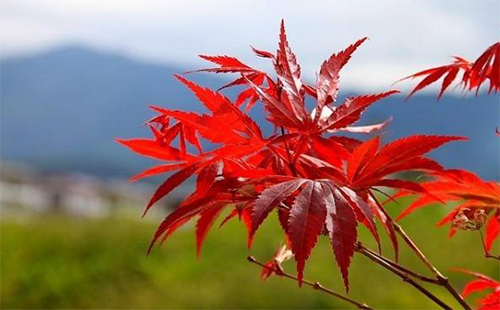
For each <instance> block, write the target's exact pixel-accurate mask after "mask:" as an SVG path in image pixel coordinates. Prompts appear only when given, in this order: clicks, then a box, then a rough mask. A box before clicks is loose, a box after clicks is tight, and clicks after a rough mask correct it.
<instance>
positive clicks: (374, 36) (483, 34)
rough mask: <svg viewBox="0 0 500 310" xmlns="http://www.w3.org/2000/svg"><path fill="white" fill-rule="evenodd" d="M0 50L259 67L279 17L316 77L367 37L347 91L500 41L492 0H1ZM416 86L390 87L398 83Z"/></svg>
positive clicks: (347, 77) (383, 83) (497, 7)
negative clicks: (233, 60)
mask: <svg viewBox="0 0 500 310" xmlns="http://www.w3.org/2000/svg"><path fill="white" fill-rule="evenodd" d="M0 3H1V4H0V39H1V44H2V45H1V46H2V49H1V55H2V57H8V56H15V55H22V54H30V53H35V52H39V51H42V50H47V49H51V48H55V47H60V46H64V45H68V44H73V45H74V44H77V45H84V46H87V47H91V48H94V49H97V50H104V51H111V52H116V53H120V54H124V55H128V56H130V57H133V58H136V59H140V60H143V61H147V62H154V63H165V64H168V63H176V64H178V65H180V66H183V67H187V68H199V67H203V66H204V65H205V64H204V63H203V62H201V61H200V60H198V59H197V57H196V55H198V54H228V55H233V56H238V57H239V58H240V59H242V60H244V61H246V62H248V63H250V64H253V65H255V66H258V67H264V68H265V67H266V63H265V61H262V60H259V59H255V58H254V57H253V55H252V53H251V52H250V50H249V45H250V44H252V45H254V46H255V47H258V48H261V49H267V50H275V49H276V46H277V37H278V29H279V21H280V19H281V18H285V20H286V24H287V30H288V36H289V41H290V44H291V46H292V48H293V49H294V50H295V52H296V54H297V57H298V59H299V61H300V62H301V64H302V67H303V69H302V71H303V75H304V76H305V77H306V78H307V79H310V80H313V79H314V76H315V73H316V72H317V71H318V68H319V65H320V64H321V62H322V61H323V60H324V59H325V58H327V57H328V56H329V55H330V54H331V53H332V52H336V51H339V50H341V49H343V48H345V47H346V46H347V45H349V44H350V43H353V42H354V41H355V40H357V39H359V38H361V37H364V36H368V37H369V38H370V41H368V42H367V43H365V44H364V46H363V47H362V48H361V49H360V50H359V51H358V52H357V53H356V55H355V57H354V59H353V60H352V61H351V63H350V64H349V67H347V68H346V70H345V71H344V72H343V75H342V83H343V85H344V86H346V87H349V88H351V89H360V90H361V89H362V90H365V91H366V90H369V91H373V90H375V91H380V90H381V89H386V88H388V87H390V86H391V84H392V83H393V82H394V81H395V80H397V79H399V78H401V77H403V76H405V75H408V74H410V73H413V72H415V71H418V70H421V69H424V68H428V67H430V66H435V65H439V64H442V63H446V62H448V61H449V60H450V56H451V55H455V54H457V55H461V56H464V57H465V58H468V59H474V58H475V57H477V56H478V55H479V54H480V53H481V52H482V51H483V50H484V49H485V48H486V47H487V46H489V45H490V44H492V43H493V42H495V41H498V40H499V35H500V32H499V30H500V27H499V26H500V24H499V21H500V18H499V17H500V2H499V1H496V0H466V1H460V0H440V1H437V0H436V1H423V0H378V1H373V0H371V1H364V0H348V1H347V0H346V1H340V0H333V1H260V0H255V1H237V0H233V1H229V0H226V1H221V0H210V1H203V0H199V1H188V0H182V1H155V0H150V1H145V0H144V1H122V0H121V1H118V0H110V1H102V0H86V1H73V0H2V1H1V2H0ZM412 85H414V83H402V84H398V88H400V89H405V88H407V87H409V86H412Z"/></svg>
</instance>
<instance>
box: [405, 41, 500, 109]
mask: <svg viewBox="0 0 500 310" xmlns="http://www.w3.org/2000/svg"><path fill="white" fill-rule="evenodd" d="M453 58H454V61H453V62H452V63H450V64H448V65H443V66H438V67H434V68H430V69H427V70H423V71H420V72H417V73H415V74H412V75H410V76H407V77H405V78H404V79H403V80H406V79H413V78H423V79H422V80H421V81H420V82H419V83H418V84H417V86H415V88H413V90H412V91H411V93H410V94H409V95H408V98H409V97H411V96H412V95H413V94H415V93H416V92H418V91H420V90H422V89H424V88H425V87H427V86H429V85H430V84H433V83H435V82H436V81H438V80H439V79H440V78H443V80H442V82H441V89H440V91H439V94H438V99H439V98H441V96H442V95H443V94H444V92H445V91H446V90H447V89H448V87H449V86H450V85H451V84H452V83H453V81H455V80H456V79H457V78H458V77H459V74H460V73H461V74H462V78H461V79H460V84H461V86H462V87H463V88H464V89H465V90H468V91H473V90H474V89H475V90H476V94H477V93H478V92H479V88H480V87H481V85H482V84H483V83H485V82H486V81H489V84H490V86H489V89H488V93H491V92H492V91H493V92H499V91H500V42H496V43H494V44H492V45H491V46H490V47H488V48H487V49H486V50H485V51H484V52H483V53H482V54H481V55H480V56H479V57H478V58H477V59H476V60H475V61H474V62H470V61H468V60H466V59H465V58H462V57H459V56H454V57H453Z"/></svg>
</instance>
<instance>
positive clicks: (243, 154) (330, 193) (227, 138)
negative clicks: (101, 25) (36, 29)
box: [119, 23, 463, 289]
mask: <svg viewBox="0 0 500 310" xmlns="http://www.w3.org/2000/svg"><path fill="white" fill-rule="evenodd" d="M364 41H365V38H364V39H361V40H358V41H357V42H356V43H354V44H353V45H351V46H349V47H348V48H346V49H345V50H343V51H341V52H339V53H336V54H333V55H332V56H331V57H330V58H329V59H328V60H326V61H325V62H324V63H323V65H322V66H321V68H320V71H319V75H318V77H317V81H316V85H315V86H311V85H307V84H305V83H304V82H303V81H302V79H301V70H300V66H299V64H298V62H297V57H296V56H295V54H294V53H293V51H292V49H291V47H290V45H289V43H288V39H287V36H286V32H285V27H284V24H283V23H282V24H281V29H280V35H279V43H278V49H277V52H276V53H275V54H273V53H270V52H266V51H262V50H257V49H253V50H254V52H255V53H256V54H257V55H258V56H259V57H263V58H265V59H267V60H270V61H272V64H273V68H274V71H275V74H274V75H271V74H270V73H266V72H263V71H261V70H257V69H254V68H251V67H250V66H248V65H246V64H244V63H242V62H241V61H239V60H238V59H236V58H234V57H229V56H202V58H203V59H205V60H207V61H209V62H211V63H214V64H216V65H217V66H216V67H215V68H207V69H202V70H201V71H208V72H215V73H235V74H238V75H239V76H238V77H237V78H236V79H235V80H233V81H232V82H231V83H229V84H227V85H225V86H223V87H222V88H227V87H233V86H238V85H239V86H243V89H242V90H241V92H240V93H239V95H238V96H237V98H236V100H235V101H232V100H231V99H230V98H228V97H226V96H224V95H223V94H221V93H220V92H219V91H212V90H210V89H207V88H204V87H201V86H199V85H197V84H195V83H193V82H191V81H189V80H187V79H185V78H183V77H180V76H177V79H178V80H179V81H180V82H181V83H183V84H184V85H185V86H186V87H187V88H188V89H190V90H191V91H192V92H193V93H194V95H195V96H196V97H197V98H198V100H199V101H200V102H201V103H202V104H203V105H204V107H205V108H206V109H207V110H208V113H194V112H189V111H179V110H171V109H167V108H161V107H152V109H153V110H154V111H155V112H157V113H158V115H157V116H155V117H154V118H152V119H151V120H150V121H149V122H148V124H149V125H150V127H151V130H152V132H153V135H154V138H153V139H132V140H119V142H120V143H122V144H123V145H125V146H126V147H128V148H130V149H131V150H132V151H134V152H137V153H139V154H140V155H143V156H149V157H153V158H155V159H157V160H160V161H166V163H162V164H161V165H159V166H156V167H153V168H150V169H148V170H146V171H144V172H142V173H140V174H138V175H136V176H135V177H134V178H133V179H134V180H136V179H140V178H143V177H149V176H153V175H158V174H161V173H166V172H174V173H173V174H172V175H170V176H169V177H168V178H167V179H166V181H165V182H164V183H163V184H161V185H160V186H159V188H158V189H157V190H156V192H155V193H154V194H153V197H152V198H151V200H150V202H149V203H148V204H147V206H146V211H147V210H149V209H150V208H151V207H153V205H154V204H155V203H156V202H158V201H159V200H160V199H162V198H164V197H165V196H166V195H168V194H169V193H170V192H172V191H173V190H174V189H175V188H176V187H177V186H179V185H180V184H182V183H183V182H185V181H186V180H187V179H189V178H190V177H193V176H194V177H196V178H197V182H196V188H195V190H194V191H193V193H192V194H191V195H189V197H187V198H186V199H185V200H184V201H183V202H182V203H181V204H180V205H179V206H178V207H177V208H176V209H175V210H174V211H173V212H172V213H170V214H169V215H168V216H167V217H166V218H165V219H164V221H163V222H162V223H161V224H160V226H159V227H158V229H157V231H156V233H155V234H154V236H153V239H152V241H151V244H150V248H149V250H151V248H152V247H153V245H155V244H156V243H157V242H158V241H160V240H161V241H165V240H166V239H167V238H168V237H170V236H171V235H172V233H174V232H175V231H176V230H177V229H178V228H179V227H181V226H182V225H184V224H185V223H187V222H188V221H190V220H191V219H193V218H197V219H198V222H197V225H196V240H197V250H198V255H199V253H200V251H201V247H202V244H203V241H204V240H205V238H206V236H207V234H208V231H209V229H210V228H211V227H213V226H214V223H215V221H216V220H217V218H218V217H219V216H220V215H221V214H224V212H225V209H228V208H229V209H232V211H231V212H230V213H229V215H228V216H226V218H225V219H224V220H223V222H222V224H224V223H225V222H227V221H228V220H230V219H232V218H239V219H240V220H242V221H243V222H244V223H245V226H246V227H247V229H248V232H249V238H248V244H249V246H250V245H251V243H252V240H253V236H254V235H255V233H256V232H257V230H258V228H259V227H260V224H261V223H262V222H263V221H264V220H265V219H266V218H267V216H268V215H269V214H270V213H271V212H277V213H278V216H279V219H280V224H281V227H282V229H283V232H284V234H285V236H286V238H287V240H289V245H290V249H291V251H292V253H293V257H294V258H295V261H296V263H297V271H298V279H299V284H300V283H301V282H302V278H303V272H304V267H305V264H306V261H307V259H308V258H309V256H310V255H311V252H312V250H313V249H314V247H315V245H316V242H317V240H318V238H319V237H320V236H322V235H326V236H327V237H328V238H329V241H330V244H331V247H332V251H333V255H334V256H335V259H336V261H337V264H338V266H339V268H340V271H341V273H342V277H343V280H344V283H345V286H346V289H348V281H349V279H348V270H349V266H350V262H351V257H352V256H353V254H354V250H355V243H356V241H357V236H358V234H357V229H358V226H359V224H361V225H363V226H365V227H366V228H367V229H368V230H369V231H370V232H371V234H372V235H373V237H374V238H375V240H376V241H377V242H379V235H378V232H377V226H376V224H375V221H376V219H378V220H380V221H381V223H382V225H383V227H384V229H385V230H386V231H387V232H388V233H389V236H390V238H391V240H392V242H393V245H394V248H395V251H396V255H397V247H398V245H397V239H396V236H395V233H394V228H393V226H392V223H391V221H390V220H389V219H388V217H387V214H386V213H385V210H383V207H382V205H381V204H380V203H379V202H378V201H377V199H376V197H375V195H374V190H375V188H376V187H380V186H384V187H392V188H396V189H404V190H406V191H412V192H417V193H423V192H425V188H424V187H422V186H421V185H419V184H417V183H415V182H410V181H404V180H401V179H398V178H396V177H394V176H393V174H394V173H397V172H403V171H409V170H418V171H422V172H425V173H429V172H432V173H437V172H440V171H442V170H443V169H442V167H441V166H440V165H439V164H438V163H436V162H435V161H432V160H430V159H428V158H427V157H425V156H426V154H427V153H428V152H429V151H431V150H433V149H435V148H437V147H440V146H441V145H443V144H445V143H447V142H451V141H456V140H462V139H463V138H460V137H442V136H429V135H420V136H414V137H408V138H403V139H400V140H397V141H393V142H391V143H389V144H387V145H382V143H381V141H380V138H379V137H375V138H374V139H371V140H368V141H366V142H363V141H361V140H359V139H354V138H350V137H345V136H342V135H339V134H340V133H342V132H343V131H347V132H358V133H368V132H373V131H376V130H379V129H381V128H383V127H384V126H387V125H388V123H389V121H386V122H384V123H381V124H375V125H369V126H355V123H356V122H357V121H358V120H360V118H361V116H362V114H363V112H364V111H365V110H366V109H367V108H368V107H369V106H370V105H372V104H374V103H375V102H378V101H379V100H381V99H383V98H385V97H387V96H390V95H392V94H394V93H396V92H397V91H394V90H391V91H387V92H383V93H380V94H373V95H361V96H356V97H351V98H347V99H346V100H345V101H344V102H342V103H340V104H338V103H337V94H338V88H339V79H340V78H339V74H340V71H341V69H343V68H344V66H345V65H346V64H347V62H348V61H349V59H350V58H351V56H352V54H353V53H354V51H355V50H356V49H357V48H358V47H359V46H360V45H361V44H362V43H363V42H364ZM306 96H310V97H311V98H309V99H313V100H316V105H315V107H314V109H311V110H309V109H308V107H307V106H306V104H305V101H306ZM245 101H247V102H248V103H247V110H248V109H249V108H251V106H252V105H254V104H256V103H257V102H261V103H262V104H263V106H264V109H265V111H266V113H267V120H268V121H270V122H271V123H272V124H273V125H274V126H275V127H276V128H279V129H280V133H279V134H274V135H271V136H269V137H264V136H263V134H262V132H261V130H260V127H259V126H258V124H256V123H255V122H254V120H253V119H252V118H250V116H249V115H248V114H247V113H246V112H244V111H242V110H241V105H242V104H243V103H244V102H245ZM331 133H335V135H331ZM204 141H205V142H207V143H211V144H212V146H213V147H212V148H211V150H209V151H208V150H205V149H203V147H202V145H204V144H203V143H202V142H204ZM195 150H196V151H197V152H196V154H195V152H194V151H195ZM222 224H221V226H222ZM379 244H380V243H379Z"/></svg>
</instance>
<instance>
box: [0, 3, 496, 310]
mask: <svg viewBox="0 0 500 310" xmlns="http://www.w3.org/2000/svg"><path fill="white" fill-rule="evenodd" d="M499 13H500V3H499V2H498V1H495V0H491V1H489V0H479V1H477V0H476V1H472V0H470V1H459V0H454V1H409V0H393V1H389V0H382V1H361V0H355V1H340V0H338V1H337V0H336V1H228V0H226V1H223V0H220V1H217V0H210V1H201V0H200V1H134V2H126V1H114V0H111V1H96V0H87V1H74V0H42V1H40V0H1V1H0V39H1V55H0V70H1V71H0V88H1V92H0V100H1V106H0V194H1V195H0V211H1V214H0V215H1V221H0V229H1V244H0V248H1V252H0V253H1V257H0V259H1V265H0V267H1V278H0V280H1V289H0V293H1V295H0V297H1V299H0V306H1V308H4V309H8V308H18V309H34V308H66V309H72V308H85V309H104V308H107V309H122V308H135V309H153V308H154V309H160V308H161V309H185V308H212V309H214V308H219V309H220V308H226V309H229V308H230V309H244V308H281V309H283V308H318V309H323V308H344V307H346V306H347V305H346V304H343V303H342V302H340V301H338V300H336V299H332V298H331V297H328V296H327V295H323V294H320V293H318V292H316V291H313V290H310V289H308V288H302V289H300V290H299V289H298V288H297V284H296V283H294V282H290V281H289V280H286V279H279V278H272V279H270V280H269V281H268V282H262V281H261V280H260V279H259V273H260V270H259V269H258V268H257V267H255V266H254V265H250V264H249V263H247V262H246V260H245V257H246V256H247V255H249V254H252V255H255V256H256V257H257V258H258V259H261V260H267V259H269V258H270V257H271V256H272V254H273V252H274V251H275V249H276V248H277V246H278V245H279V243H280V241H281V235H280V233H279V228H278V224H277V222H276V221H275V222H274V223H273V222H269V223H266V224H265V225H264V227H263V230H262V231H261V232H260V233H259V234H258V235H257V240H256V242H255V243H254V244H255V245H254V248H253V249H252V250H251V251H248V250H247V249H246V246H245V244H246V235H245V230H244V228H243V225H241V224H240V223H238V222H237V221H235V222H234V223H229V224H228V225H227V226H225V227H224V228H222V229H220V230H218V229H215V230H214V231H213V232H211V233H210V235H209V237H208V241H207V243H206V245H205V247H204V253H203V255H202V259H201V260H199V261H197V260H196V255H195V241H194V231H193V227H187V228H186V229H184V230H181V231H179V232H178V233H176V236H174V237H173V238H172V239H171V240H169V241H168V242H167V243H166V244H165V245H164V246H163V247H162V248H161V249H158V250H155V251H154V252H153V253H152V254H151V255H150V256H149V257H148V258H146V255H145V253H146V248H147V245H148V243H149V240H150V237H151V236H152V233H153V232H154V230H155V228H156V225H157V224H158V223H159V222H160V221H161V218H162V217H164V216H165V215H166V214H167V213H168V212H170V210H171V208H173V207H175V206H176V205H177V203H178V202H179V201H180V200H181V199H182V198H183V197H184V196H185V195H186V194H187V193H188V192H189V190H190V184H187V185H186V186H183V187H181V188H179V189H178V190H177V191H176V192H175V193H173V194H172V195H170V196H169V197H168V199H165V200H164V201H162V203H161V204H160V205H158V206H156V207H155V209H153V211H154V212H151V213H150V214H149V215H148V216H147V217H146V218H144V219H141V218H140V215H141V213H142V208H143V207H144V205H145V203H146V202H147V201H148V197H149V196H150V195H151V194H152V192H153V191H154V188H155V185H158V184H159V182H160V181H161V179H152V180H150V181H149V182H142V183H133V184H132V183H129V182H128V181H127V178H128V177H130V176H131V175H133V174H136V173H138V172H140V171H141V170H142V169H145V168H147V167H149V166H151V165H153V164H154V162H153V161H151V160H146V159H144V158H140V157H138V156H135V155H133V154H131V153H130V152H128V151H127V150H126V149H124V148H123V147H120V146H119V145H118V144H117V143H116V142H115V140H114V139H115V138H117V137H120V138H132V137H144V136H146V135H149V133H148V131H147V130H146V129H147V128H145V127H144V126H142V124H143V123H144V121H146V120H147V119H149V118H150V117H151V116H152V115H153V113H151V111H150V110H148V108H147V106H148V105H150V104H155V105H160V106H165V107H169V108H177V109H182V110H194V111H202V109H203V108H202V106H201V104H199V103H198V102H197V101H196V99H195V98H194V97H193V96H192V95H190V94H189V92H188V91H186V90H185V89H184V88H183V87H182V86H181V85H179V83H177V82H176V81H175V80H174V79H173V78H172V74H174V73H182V72H186V71H189V70H194V69H199V68H204V67H208V66H210V65H209V64H207V63H203V62H202V61H201V60H200V59H199V58H198V57H197V55H198V54H208V55H222V54H227V55H230V56H236V57H238V58H239V59H241V60H242V61H243V62H246V63H248V64H250V65H252V66H255V67H259V68H263V69H266V68H269V64H268V63H267V62H266V61H265V60H262V59H258V58H256V57H254V56H253V54H252V52H251V50H250V44H251V45H252V46H255V47H256V48H259V49H265V50H271V51H274V50H275V49H276V48H277V40H278V30H279V22H280V19H281V18H285V20H286V25H287V32H288V39H289V42H290V44H291V46H292V48H293V49H294V51H295V53H296V54H297V57H298V60H299V62H300V63H301V64H302V72H303V77H304V79H305V80H307V81H309V82H312V81H314V79H315V73H316V72H317V71H318V70H319V66H320V64H321V62H322V61H323V60H324V59H326V58H327V57H328V56H329V55H330V54H331V53H333V52H337V51H339V50H341V49H344V48H345V47H347V46H348V45H349V44H351V43H353V42H355V41H356V40H357V39H359V38H361V37H364V36H369V37H370V40H369V41H368V42H366V43H365V44H364V45H363V46H362V47H361V48H360V49H359V50H358V51H357V52H356V54H355V55H354V57H353V58H352V60H351V62H350V63H349V64H348V65H347V66H346V67H345V69H344V70H343V72H342V76H341V91H340V94H341V97H346V96H348V95H352V94H366V93H371V92H382V91H386V90H388V89H390V88H397V89H399V90H401V91H402V94H401V95H400V96H394V97H391V98H389V99H385V100H383V102H381V103H379V104H376V105H374V106H373V107H372V108H371V109H370V110H369V111H367V112H366V113H365V115H364V117H363V119H362V123H366V124H368V123H373V122H377V121H382V120H385V119H387V118H388V117H389V116H393V117H394V119H393V122H392V124H391V125H390V127H389V128H388V130H387V131H386V133H385V134H384V138H385V139H386V140H392V139H395V138H398V137H401V136H406V135H409V134H417V133H428V134H453V135H464V136H467V137H469V138H470V140H469V141H468V142H464V143H454V144H450V145H446V146H445V147H443V148H442V149H440V150H438V151H436V152H434V153H432V157H433V158H435V159H437V160H439V161H440V162H442V163H443V164H444V165H445V166H446V167H448V168H465V169H469V170H471V171H474V172H476V173H478V174H479V175H480V176H482V177H483V178H485V179H488V180H498V179H499V156H500V151H499V149H500V145H499V139H498V137H496V136H495V135H494V131H495V128H496V127H498V126H499V118H500V105H499V102H498V101H499V100H498V99H499V97H498V95H489V96H488V95H487V94H486V93H484V92H482V91H481V92H480V93H479V94H478V95H477V96H474V95H471V94H464V93H463V92H462V91H461V90H460V89H456V90H455V91H450V92H449V93H448V94H447V95H445V96H444V97H443V98H442V99H441V100H440V101H439V102H437V101H436V99H435V98H436V94H437V93H436V89H435V88H430V89H429V90H428V91H425V92H422V93H419V94H418V95H416V96H414V97H413V98H412V99H411V100H409V101H407V102H405V100H404V98H405V96H406V95H407V94H408V90H409V89H411V87H412V86H415V82H401V83H397V84H395V85H392V84H393V83H394V82H395V81H397V80H398V79H400V78H402V77H405V76H407V75H409V74H412V73H414V72H417V71H420V70H423V69H426V68H429V67H432V66H436V65H441V64H444V63H447V62H449V61H450V60H451V58H450V56H452V55H460V56H463V57H465V58H467V59H469V60H474V59H475V58H476V57H477V56H479V55H480V54H481V52H482V51H484V50H485V49H486V47H487V46H489V45H490V44H492V43H494V42H495V41H497V40H498V39H499V36H498V22H499V18H498V17H499ZM190 78H192V79H194V80H195V81H197V82H199V83H200V84H202V85H204V86H209V87H218V86H221V85H223V84H224V83H225V82H226V81H227V79H228V78H230V77H228V76H216V75H206V74H195V75H190ZM226 94H227V95H228V96H230V97H231V96H234V93H232V92H231V91H229V92H226ZM251 114H252V116H253V117H255V118H256V119H257V121H258V122H259V123H260V124H263V122H264V118H265V116H264V114H263V111H262V110H261V109H260V108H258V107H257V108H255V109H254V110H253V111H252V112H251ZM263 127H264V128H265V129H266V130H267V132H269V131H270V128H269V126H265V125H263ZM361 138H365V137H361ZM188 183H189V182H188ZM406 203H408V201H402V202H400V204H399V205H396V204H391V205H388V209H389V212H390V213H392V214H397V213H399V212H400V211H401V210H402V209H403V208H404V205H405V204H406ZM448 210H449V208H447V207H443V206H439V207H438V206H436V207H435V208H428V209H427V210H424V211H421V212H417V213H416V214H415V216H414V217H413V218H409V220H404V221H403V222H402V224H403V226H404V227H405V228H407V230H408V232H409V233H410V235H412V236H415V239H416V241H417V243H418V244H419V245H421V248H422V249H423V250H424V252H425V253H426V254H428V256H429V258H430V259H431V260H432V261H433V262H435V263H436V265H437V266H438V267H440V268H441V269H443V270H446V269H447V268H449V267H451V266H455V267H462V268H467V269H471V270H474V271H478V272H484V273H486V274H490V275H495V274H498V272H499V268H498V266H497V265H496V264H491V263H490V262H487V263H485V261H484V260H483V258H482V249H481V246H480V243H479V235H478V234H477V233H467V232H460V233H459V234H458V235H457V236H456V237H454V238H453V239H451V240H448V239H447V237H446V235H447V229H446V228H439V229H438V228H434V226H435V223H436V222H437V221H438V220H439V218H440V217H442V216H443V215H444V214H446V213H447V211H448ZM360 233H361V238H362V240H363V241H364V242H366V243H367V244H371V243H370V242H372V241H371V239H370V238H369V237H368V238H367V234H366V231H364V230H363V228H361V229H360ZM384 250H385V251H384V254H386V255H388V256H392V255H393V254H392V251H391V249H390V246H389V245H388V244H387V243H386V240H384ZM497 250H498V249H497ZM406 252H407V251H405V250H403V254H402V262H403V263H404V264H407V265H409V266H411V267H412V268H415V269H417V270H420V271H422V272H425V270H424V269H423V268H422V266H420V264H419V263H418V262H417V261H415V260H414V259H413V258H412V257H411V255H407V254H408V253H406ZM285 268H288V269H289V270H293V264H292V263H290V262H289V263H287V264H285ZM351 270H352V271H351V282H352V288H351V293H350V294H351V295H352V297H354V298H356V299H359V300H363V301H366V302H368V303H369V304H370V305H371V306H373V307H376V308H386V309H388V308H393V309H396V308H398V309H401V308H415V307H417V306H418V307H419V308H423V307H426V308H428V309H432V308H433V307H434V305H433V304H432V303H430V302H429V301H427V300H425V299H423V298H421V297H420V296H419V295H418V294H417V293H415V292H414V291H413V290H412V289H411V288H410V287H406V286H405V285H400V283H401V282H400V280H399V279H397V278H395V277H393V276H392V275H391V274H388V273H386V272H385V271H384V270H381V269H380V268H378V267H377V266H372V265H371V264H367V263H366V260H365V258H363V257H356V256H355V257H354V262H353V267H352V269H351ZM446 273H447V274H449V276H450V278H451V280H452V281H453V282H454V283H456V284H457V286H458V287H459V288H461V287H462V286H463V285H464V283H465V282H466V281H467V280H468V278H467V276H463V275H460V274H457V273H454V272H450V271H449V270H446ZM306 277H307V278H310V279H312V280H315V281H316V280H319V281H321V282H322V283H324V284H325V285H328V286H330V287H332V288H335V289H336V290H338V291H342V290H343V287H342V283H341V278H340V276H339V274H338V270H337V268H336V266H335V264H334V261H333V256H332V253H331V249H330V248H329V245H328V243H327V242H326V240H320V242H319V246H318V248H317V249H316V250H315V252H314V253H313V255H312V258H311V260H310V262H309V263H308V266H307V268H306ZM436 294H438V295H439V296H442V297H443V298H444V299H447V298H448V297H447V296H446V294H444V292H442V291H439V290H437V291H436Z"/></svg>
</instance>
